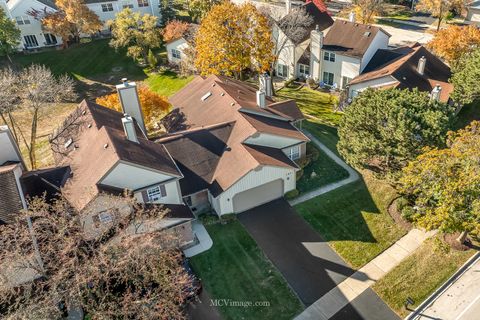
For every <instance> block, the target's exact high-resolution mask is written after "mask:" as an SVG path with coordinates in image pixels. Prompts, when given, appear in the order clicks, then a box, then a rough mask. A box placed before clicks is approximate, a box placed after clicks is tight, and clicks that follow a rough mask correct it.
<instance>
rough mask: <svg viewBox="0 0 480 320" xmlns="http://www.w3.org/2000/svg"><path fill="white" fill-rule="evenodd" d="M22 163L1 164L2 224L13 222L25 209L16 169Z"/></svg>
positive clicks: (0, 218)
mask: <svg viewBox="0 0 480 320" xmlns="http://www.w3.org/2000/svg"><path fill="white" fill-rule="evenodd" d="M18 166H21V164H20V163H7V164H4V165H1V166H0V224H3V223H11V222H13V221H14V217H15V215H16V214H17V213H18V212H19V211H20V210H22V209H23V204H22V199H21V198H20V193H19V191H18V187H17V181H16V178H15V174H14V170H15V169H16V168H17V167H18Z"/></svg>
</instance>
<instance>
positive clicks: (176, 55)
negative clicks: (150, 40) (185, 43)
mask: <svg viewBox="0 0 480 320" xmlns="http://www.w3.org/2000/svg"><path fill="white" fill-rule="evenodd" d="M172 57H174V58H175V59H181V58H182V55H181V52H180V50H177V49H172Z"/></svg>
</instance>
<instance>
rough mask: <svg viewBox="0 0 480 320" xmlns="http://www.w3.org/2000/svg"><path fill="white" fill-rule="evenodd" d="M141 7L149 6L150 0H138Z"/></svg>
mask: <svg viewBox="0 0 480 320" xmlns="http://www.w3.org/2000/svg"><path fill="white" fill-rule="evenodd" d="M137 1H138V6H139V7H148V0H137Z"/></svg>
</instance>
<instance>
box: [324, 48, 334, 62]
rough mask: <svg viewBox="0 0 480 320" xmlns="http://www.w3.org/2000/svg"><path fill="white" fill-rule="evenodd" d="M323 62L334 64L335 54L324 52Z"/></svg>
mask: <svg viewBox="0 0 480 320" xmlns="http://www.w3.org/2000/svg"><path fill="white" fill-rule="evenodd" d="M323 60H325V61H331V62H335V53H333V52H327V51H325V52H324V53H323Z"/></svg>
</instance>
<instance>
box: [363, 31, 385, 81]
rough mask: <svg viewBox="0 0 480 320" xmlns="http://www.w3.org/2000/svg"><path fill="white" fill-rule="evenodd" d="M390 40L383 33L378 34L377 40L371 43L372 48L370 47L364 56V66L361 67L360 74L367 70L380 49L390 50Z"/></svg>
mask: <svg viewBox="0 0 480 320" xmlns="http://www.w3.org/2000/svg"><path fill="white" fill-rule="evenodd" d="M388 39H389V36H387V35H386V34H385V33H383V32H382V31H379V32H377V34H376V35H375V38H374V39H373V41H372V42H371V43H370V46H369V47H368V49H367V51H365V53H364V55H363V58H362V64H361V66H360V72H362V71H363V69H365V67H366V66H367V64H368V63H369V62H370V60H371V59H372V57H373V55H374V54H375V52H377V50H378V49H387V48H388Z"/></svg>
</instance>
